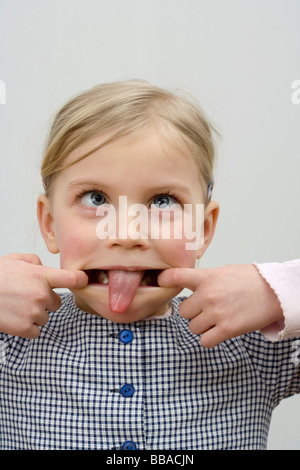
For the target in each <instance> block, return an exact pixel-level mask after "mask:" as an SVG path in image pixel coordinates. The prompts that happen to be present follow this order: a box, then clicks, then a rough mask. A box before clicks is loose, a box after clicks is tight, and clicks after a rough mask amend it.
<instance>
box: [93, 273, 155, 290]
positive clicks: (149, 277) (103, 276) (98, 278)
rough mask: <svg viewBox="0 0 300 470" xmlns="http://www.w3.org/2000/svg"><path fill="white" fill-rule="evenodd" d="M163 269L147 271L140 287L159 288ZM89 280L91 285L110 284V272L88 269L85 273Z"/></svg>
mask: <svg viewBox="0 0 300 470" xmlns="http://www.w3.org/2000/svg"><path fill="white" fill-rule="evenodd" d="M161 272H162V269H146V270H145V272H144V275H143V277H142V280H141V281H140V284H139V285H140V286H148V287H159V285H158V282H157V278H158V275H159V274H160V273H161ZM85 273H86V274H87V275H88V278H89V284H102V285H105V284H109V275H108V270H106V269H88V270H86V271H85Z"/></svg>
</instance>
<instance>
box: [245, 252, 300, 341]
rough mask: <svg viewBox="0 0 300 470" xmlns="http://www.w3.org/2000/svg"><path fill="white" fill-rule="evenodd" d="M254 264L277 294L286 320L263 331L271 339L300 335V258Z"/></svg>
mask: <svg viewBox="0 0 300 470" xmlns="http://www.w3.org/2000/svg"><path fill="white" fill-rule="evenodd" d="M253 264H254V265H255V266H256V268H257V269H258V271H259V273H260V274H261V276H262V277H263V278H264V279H265V281H267V283H268V284H269V285H270V286H271V287H272V289H273V290H274V292H275V294H276V295H277V297H278V300H279V302H280V305H281V308H282V310H283V316H284V320H282V321H280V322H275V323H273V324H272V325H269V326H267V327H266V328H264V329H263V330H262V333H263V334H264V335H265V336H266V338H268V339H269V340H271V341H279V340H280V339H285V338H292V337H295V336H300V259H295V260H291V261H287V262H285V263H263V264H257V263H253Z"/></svg>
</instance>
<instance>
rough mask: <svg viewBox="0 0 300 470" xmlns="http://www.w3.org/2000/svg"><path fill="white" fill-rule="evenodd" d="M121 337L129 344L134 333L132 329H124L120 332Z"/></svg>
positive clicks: (121, 339)
mask: <svg viewBox="0 0 300 470" xmlns="http://www.w3.org/2000/svg"><path fill="white" fill-rule="evenodd" d="M119 339H120V341H122V343H124V344H127V343H130V342H131V341H132V339H133V333H132V331H130V330H122V331H121V332H120V333H119Z"/></svg>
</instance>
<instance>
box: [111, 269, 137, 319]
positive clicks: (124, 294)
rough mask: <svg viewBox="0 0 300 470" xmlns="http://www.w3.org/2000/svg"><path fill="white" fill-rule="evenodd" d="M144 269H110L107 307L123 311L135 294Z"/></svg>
mask: <svg viewBox="0 0 300 470" xmlns="http://www.w3.org/2000/svg"><path fill="white" fill-rule="evenodd" d="M144 273H145V271H123V270H115V269H110V270H109V271H108V275H109V307H110V309H111V311H112V312H115V313H123V312H125V310H127V309H128V308H129V307H130V305H131V303H132V301H133V299H134V296H135V293H136V291H137V288H138V287H139V285H140V282H141V280H142V277H143V275H144Z"/></svg>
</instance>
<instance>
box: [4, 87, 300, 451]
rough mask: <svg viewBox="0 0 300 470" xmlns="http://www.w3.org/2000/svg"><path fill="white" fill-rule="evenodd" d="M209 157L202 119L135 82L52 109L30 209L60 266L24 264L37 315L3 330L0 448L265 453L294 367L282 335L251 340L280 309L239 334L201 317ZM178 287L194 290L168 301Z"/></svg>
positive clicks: (10, 321) (210, 229)
mask: <svg viewBox="0 0 300 470" xmlns="http://www.w3.org/2000/svg"><path fill="white" fill-rule="evenodd" d="M213 162H214V145H213V135H212V128H211V126H210V125H209V124H208V121H207V119H206V118H205V117H204V115H203V113H202V111H201V110H199V109H198V107H197V106H196V105H195V104H194V103H192V102H190V101H189V100H187V99H185V98H183V97H181V96H180V95H176V94H173V93H170V92H167V91H164V90H161V89H160V88H157V87H154V86H152V85H149V84H147V83H144V82H139V81H130V82H121V83H113V84H107V85H101V86H97V87H94V88H92V89H91V90H89V91H87V92H84V93H82V94H80V95H79V96H77V97H75V98H74V99H72V100H71V101H70V102H69V103H67V104H66V105H65V106H64V107H63V108H62V110H61V111H60V112H59V113H58V115H57V116H56V118H55V121H54V124H53V127H52V129H51V132H50V135H49V141H48V145H47V149H46V153H45V157H44V161H43V164H42V177H43V183H44V188H45V193H44V194H42V195H41V196H40V197H39V199H38V211H37V212H38V220H39V225H40V229H41V233H42V236H43V238H44V240H45V243H46V245H47V247H48V249H49V250H50V252H52V253H59V254H60V261H61V268H62V269H61V270H60V274H59V275H58V273H57V271H56V270H51V269H50V268H47V270H46V271H45V270H44V271H41V269H38V268H41V267H40V266H39V264H40V262H39V260H38V259H32V258H31V259H29V257H28V258H26V256H24V258H23V259H19V262H20V263H23V267H24V264H28V265H30V266H28V269H29V267H32V264H31V263H36V265H37V266H36V271H35V272H36V273H37V274H36V278H39V282H40V286H41V289H40V290H41V292H40V293H39V294H37V292H36V291H35V292H33V289H32V287H30V286H31V285H32V283H29V282H28V292H29V294H27V295H28V298H29V297H30V296H32V297H34V299H35V308H32V309H31V310H30V312H31V313H30V315H29V314H28V312H26V311H25V310H26V309H24V311H22V312H21V314H20V312H19V313H18V314H16V316H15V317H14V316H13V318H7V319H6V321H3V320H2V325H4V327H3V328H2V331H4V333H2V334H1V336H0V339H1V340H2V342H1V351H2V356H1V358H2V359H1V361H0V362H1V364H0V395H1V398H0V439H1V441H0V442H1V448H3V449H127V450H128V449H155V450H170V449H175V450H179V449H186V450H191V449H264V448H266V442H267V434H268V427H269V423H270V419H271V412H272V409H273V408H274V407H275V406H276V405H277V404H278V403H279V401H280V400H281V399H282V398H284V397H286V396H289V395H292V394H294V393H296V392H298V390H299V373H298V368H297V366H296V364H295V361H294V362H293V361H292V356H291V351H292V350H291V347H292V343H291V340H283V341H281V342H278V343H272V342H270V341H268V340H267V339H266V338H265V337H264V336H263V335H262V334H261V333H259V332H254V333H247V332H249V331H254V330H257V329H263V328H265V327H268V326H269V325H274V324H275V323H276V322H278V323H279V324H280V322H281V321H282V311H281V308H280V306H278V308H275V309H272V312H271V313H270V312H268V311H265V312H263V314H262V315H260V316H258V317H257V316H255V318H249V319H246V320H245V319H243V327H242V328H243V332H245V333H246V334H245V335H243V336H239V337H237V338H234V339H227V338H229V337H230V336H231V335H232V330H234V329H236V331H239V332H240V331H241V325H240V324H239V323H240V319H239V318H238V317H236V318H235V319H234V322H235V325H234V326H232V325H231V326H230V327H229V326H228V325H226V322H227V323H228V318H226V319H225V324H224V321H223V320H219V319H218V318H216V316H215V317H214V316H213V315H207V314H205V312H203V313H202V312H201V308H200V302H199V299H200V296H201V285H200V282H199V277H198V274H197V271H196V270H194V267H195V263H196V261H197V259H199V258H200V257H201V256H202V255H203V253H204V252H205V250H206V249H207V247H208V245H209V243H210V241H211V240H212V237H213V234H214V231H215V226H216V222H217V218H218V211H219V207H218V204H217V203H216V202H213V201H211V200H210V196H211V190H212V183H213ZM124 201H126V211H125V212H124V210H123V209H124ZM137 205H138V209H139V213H140V215H141V214H143V217H136V215H137V212H136V209H137ZM199 207H200V208H203V212H202V214H203V219H202V220H201V237H200V238H199V237H196V241H197V243H195V244H192V248H191V245H190V242H191V237H190V233H187V231H185V230H184V229H185V228H186V227H185V226H184V227H183V222H184V221H185V220H187V219H188V217H190V220H191V225H190V228H192V233H196V228H198V229H199V225H198V224H197V222H198V221H197V211H196V208H199ZM127 209H128V210H127ZM145 214H146V215H145ZM108 215H110V216H112V217H111V218H110V219H109V218H108ZM166 225H167V228H168V229H169V231H168V232H167V234H168V236H164V235H165V232H164V230H165V228H166ZM99 227H101V230H100V229H99ZM24 261H29V263H24ZM251 268H252V269H255V268H254V267H251ZM41 273H42V274H41ZM17 276H18V273H17V269H16V270H15V272H14V273H13V274H12V278H13V279H14V280H15V278H16V277H17ZM23 277H24V276H23ZM42 278H43V279H42ZM45 280H46V281H45ZM42 281H43V282H42ZM25 282H26V279H25ZM46 283H47V286H48V290H47V289H46V288H45V284H46ZM36 286H37V284H35V289H36ZM49 287H50V290H51V289H52V288H54V287H68V288H69V289H70V290H71V291H72V293H64V294H61V295H60V298H58V296H57V294H55V293H54V292H52V290H51V292H52V294H51V296H49ZM182 287H189V288H190V289H192V290H193V291H194V294H193V295H192V296H190V297H189V298H187V299H184V298H183V297H180V298H179V297H176V296H177V294H179V292H180V291H181V288H182ZM30 289H31V290H30ZM19 305H20V309H21V305H23V304H21V302H19ZM45 308H46V309H47V311H46V310H45ZM49 312H51V313H49ZM222 321H223V324H222ZM226 328H227V332H228V331H229V329H231V332H230V335H229V336H227V338H226V333H225V336H224V338H223V339H226V341H223V342H222V343H220V344H218V345H216V346H215V347H210V348H205V347H204V346H214V344H217V341H215V336H214V335H218V334H219V331H220V329H221V330H222V331H223V332H224V331H225V332H226ZM199 335H201V342H200V340H199ZM218 337H219V340H220V335H219V336H218Z"/></svg>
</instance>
